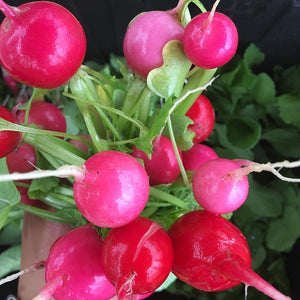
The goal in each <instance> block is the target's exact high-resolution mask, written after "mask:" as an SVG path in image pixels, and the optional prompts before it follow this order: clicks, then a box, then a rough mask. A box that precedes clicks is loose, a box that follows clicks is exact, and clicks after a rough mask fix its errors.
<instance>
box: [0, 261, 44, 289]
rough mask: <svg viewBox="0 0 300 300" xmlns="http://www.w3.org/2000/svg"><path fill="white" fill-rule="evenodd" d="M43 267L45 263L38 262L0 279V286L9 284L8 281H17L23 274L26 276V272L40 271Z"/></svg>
mask: <svg viewBox="0 0 300 300" xmlns="http://www.w3.org/2000/svg"><path fill="white" fill-rule="evenodd" d="M44 267H45V261H40V262H38V263H36V264H34V265H32V266H30V267H28V268H26V269H24V270H21V271H19V272H17V273H14V274H12V275H9V276H7V277H5V278H2V279H0V285H2V284H5V283H7V282H10V281H13V280H16V279H18V278H19V277H20V276H22V275H23V274H26V273H28V272H32V271H37V270H40V269H43V268H44Z"/></svg>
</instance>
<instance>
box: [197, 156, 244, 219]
mask: <svg viewBox="0 0 300 300" xmlns="http://www.w3.org/2000/svg"><path fill="white" fill-rule="evenodd" d="M239 169H240V165H239V164H238V163H236V162H234V161H232V160H230V159H225V158H216V159H213V160H210V161H208V162H206V163H204V164H203V165H202V166H201V167H200V168H199V169H197V170H196V171H195V173H194V175H193V180H192V189H193V193H194V196H195V199H196V201H197V202H198V203H199V204H200V206H201V207H202V208H204V209H206V210H208V211H210V212H212V213H216V214H227V213H230V212H233V211H234V210H236V209H238V208H239V207H240V206H241V205H242V204H243V203H244V202H245V201H246V199H247V196H248V191H249V182H248V178H247V176H246V175H244V174H235V173H234V171H236V170H239Z"/></svg>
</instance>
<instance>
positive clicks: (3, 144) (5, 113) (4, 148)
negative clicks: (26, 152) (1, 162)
mask: <svg viewBox="0 0 300 300" xmlns="http://www.w3.org/2000/svg"><path fill="white" fill-rule="evenodd" d="M0 118H2V119H4V120H7V121H9V122H12V123H15V122H16V120H15V118H14V116H13V114H12V113H11V112H10V111H9V110H8V109H7V108H6V107H4V106H3V105H0ZM20 140H21V134H20V133H19V132H17V131H6V130H4V131H0V158H2V157H4V156H6V155H7V154H8V153H10V152H12V151H14V150H15V149H16V147H17V146H18V144H19V142H20Z"/></svg>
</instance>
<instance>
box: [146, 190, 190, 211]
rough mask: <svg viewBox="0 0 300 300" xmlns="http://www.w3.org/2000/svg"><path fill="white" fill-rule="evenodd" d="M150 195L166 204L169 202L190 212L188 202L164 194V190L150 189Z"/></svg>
mask: <svg viewBox="0 0 300 300" xmlns="http://www.w3.org/2000/svg"><path fill="white" fill-rule="evenodd" d="M150 195H151V196H152V197H155V198H157V199H159V200H163V201H165V202H168V203H170V204H172V205H175V206H178V207H180V208H183V209H185V210H189V206H188V204H187V203H186V202H184V201H182V200H181V199H179V198H177V197H175V196H173V195H170V194H168V193H167V192H164V191H162V190H159V189H157V188H155V187H150Z"/></svg>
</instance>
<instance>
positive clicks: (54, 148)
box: [24, 134, 86, 166]
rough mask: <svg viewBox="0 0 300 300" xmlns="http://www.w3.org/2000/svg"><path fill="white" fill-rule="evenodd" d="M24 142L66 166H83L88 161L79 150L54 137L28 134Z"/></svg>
mask: <svg viewBox="0 0 300 300" xmlns="http://www.w3.org/2000/svg"><path fill="white" fill-rule="evenodd" d="M24 142H25V143H28V144H30V145H32V146H34V147H35V148H36V149H38V150H40V151H42V152H45V153H48V154H50V155H51V156H53V157H55V158H57V159H59V160H60V161H61V162H63V163H66V164H70V165H77V166H81V165H82V164H83V163H84V162H85V160H86V158H85V154H84V153H83V152H82V151H80V150H79V149H78V148H76V147H75V146H73V145H72V144H70V143H68V142H66V141H64V140H62V139H59V138H56V137H53V136H47V135H36V134H26V135H25V136H24ZM82 154H83V155H84V156H82Z"/></svg>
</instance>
